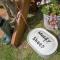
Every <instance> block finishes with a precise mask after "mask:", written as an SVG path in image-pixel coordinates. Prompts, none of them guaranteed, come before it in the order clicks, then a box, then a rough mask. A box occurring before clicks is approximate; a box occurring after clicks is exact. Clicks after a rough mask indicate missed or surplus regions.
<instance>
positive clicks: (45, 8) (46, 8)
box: [41, 5, 49, 14]
mask: <svg viewBox="0 0 60 60" xmlns="http://www.w3.org/2000/svg"><path fill="white" fill-rule="evenodd" d="M41 11H42V13H43V14H48V13H49V5H44V6H42V9H41Z"/></svg>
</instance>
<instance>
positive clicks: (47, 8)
mask: <svg viewBox="0 0 60 60" xmlns="http://www.w3.org/2000/svg"><path fill="white" fill-rule="evenodd" d="M41 11H42V13H43V14H50V13H54V14H57V15H60V7H59V5H58V4H52V3H51V4H49V5H44V6H43V7H42V9H41Z"/></svg>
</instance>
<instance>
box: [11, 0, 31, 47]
mask: <svg viewBox="0 0 60 60" xmlns="http://www.w3.org/2000/svg"><path fill="white" fill-rule="evenodd" d="M23 1H24V4H22V15H23V16H24V18H25V20H27V14H28V11H29V10H28V9H29V3H30V0H23ZM25 29H26V24H25V22H24V19H23V18H22V17H21V18H20V20H19V24H18V25H17V27H16V31H15V32H14V34H13V36H12V41H11V44H12V45H14V46H15V47H17V46H19V45H20V44H21V42H22V38H23V35H24V32H25Z"/></svg>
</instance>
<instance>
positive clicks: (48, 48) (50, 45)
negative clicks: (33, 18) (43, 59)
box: [27, 28, 58, 56]
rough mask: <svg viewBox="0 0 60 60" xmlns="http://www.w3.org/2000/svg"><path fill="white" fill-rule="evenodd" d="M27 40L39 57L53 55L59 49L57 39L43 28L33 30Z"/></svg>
mask: <svg viewBox="0 0 60 60" xmlns="http://www.w3.org/2000/svg"><path fill="white" fill-rule="evenodd" d="M27 40H28V43H29V45H30V46H31V47H32V48H33V49H34V50H35V51H36V52H37V53H38V54H39V55H45V56H47V55H51V54H53V53H54V52H55V51H56V50H57V47H58V42H57V39H56V38H55V37H54V36H53V35H52V34H51V33H49V32H48V31H46V30H45V29H43V28H36V29H33V30H32V31H31V32H29V34H28V36H27Z"/></svg>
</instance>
